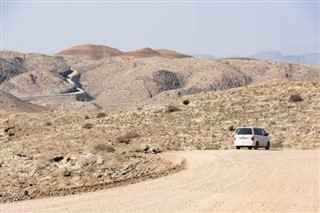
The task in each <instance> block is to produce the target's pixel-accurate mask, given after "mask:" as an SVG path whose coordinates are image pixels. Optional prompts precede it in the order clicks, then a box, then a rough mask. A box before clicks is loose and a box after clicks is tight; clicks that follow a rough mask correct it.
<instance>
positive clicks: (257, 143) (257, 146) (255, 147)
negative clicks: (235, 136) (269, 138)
mask: <svg viewBox="0 0 320 213" xmlns="http://www.w3.org/2000/svg"><path fill="white" fill-rule="evenodd" d="M258 148H259V142H258V141H257V142H256V145H255V146H254V149H258Z"/></svg>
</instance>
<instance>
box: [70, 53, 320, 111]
mask: <svg viewBox="0 0 320 213" xmlns="http://www.w3.org/2000/svg"><path fill="white" fill-rule="evenodd" d="M68 62H69V63H70V66H71V67H75V69H77V70H79V71H80V72H81V73H82V76H81V82H82V83H83V86H84V87H85V88H86V91H87V92H88V93H89V94H91V95H92V96H93V97H94V98H95V100H93V103H96V104H97V105H99V106H101V107H102V108H109V107H119V106H130V105H139V104H141V102H142V101H152V100H160V99H161V100H165V99H168V98H176V97H180V96H184V95H190V94H196V93H201V92H207V91H218V90H222V89H228V88H233V87H241V86H247V85H251V84H262V83H272V82H280V81H315V82H317V81H319V80H320V69H319V67H317V66H309V65H295V64H287V63H278V62H270V61H261V60H248V59H220V60H213V59H197V58H181V59H170V58H159V57H152V58H131V59H130V60H128V59H126V58H121V57H118V58H113V59H112V60H105V61H100V62H99V64H97V62H90V61H81V62H79V61H77V60H75V61H72V60H69V61H68ZM82 67H85V68H86V69H82ZM92 82H94V83H92Z"/></svg>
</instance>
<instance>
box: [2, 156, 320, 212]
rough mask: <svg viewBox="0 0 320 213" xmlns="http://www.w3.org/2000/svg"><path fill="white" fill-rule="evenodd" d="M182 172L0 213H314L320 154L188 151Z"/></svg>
mask: <svg viewBox="0 0 320 213" xmlns="http://www.w3.org/2000/svg"><path fill="white" fill-rule="evenodd" d="M164 155H166V156H175V157H177V158H184V159H185V162H186V169H185V170H183V171H181V172H179V173H176V174H174V175H171V176H167V177H164V178H159V179H156V180H150V181H146V182H141V183H137V184H133V185H129V186H124V187H119V188H113V189H108V190H104V191H98V192H92V193H85V194H80V195H70V196H65V197H53V198H44V199H38V200H30V201H21V202H17V203H10V204H2V205H0V212H77V213H80V212H231V211H232V212H234V211H238V212H270V211H276V212H319V211H320V208H319V203H320V185H319V179H320V173H319V165H320V163H319V159H320V151H319V150H314V151H306V150H303V151H265V150H227V151H189V152H171V153H165V154H164Z"/></svg>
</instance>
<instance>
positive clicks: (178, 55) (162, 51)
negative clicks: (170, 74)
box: [155, 49, 192, 58]
mask: <svg viewBox="0 0 320 213" xmlns="http://www.w3.org/2000/svg"><path fill="white" fill-rule="evenodd" d="M155 51H156V52H158V53H160V54H161V55H164V56H167V57H169V58H170V57H171V58H192V56H189V55H185V54H182V53H179V52H176V51H173V50H167V49H156V50H155Z"/></svg>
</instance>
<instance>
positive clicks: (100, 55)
mask: <svg viewBox="0 0 320 213" xmlns="http://www.w3.org/2000/svg"><path fill="white" fill-rule="evenodd" d="M56 55H61V56H78V57H79V56H81V57H86V58H88V59H106V58H110V57H113V56H134V57H167V58H190V57H191V56H188V55H185V54H182V53H178V52H175V51H172V50H165V49H160V50H153V49H151V48H149V47H145V48H142V49H138V50H134V51H130V52H123V51H120V50H118V49H115V48H112V47H108V46H103V45H92V44H84V45H79V46H74V47H70V48H68V49H66V50H63V51H61V52H59V53H56Z"/></svg>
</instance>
